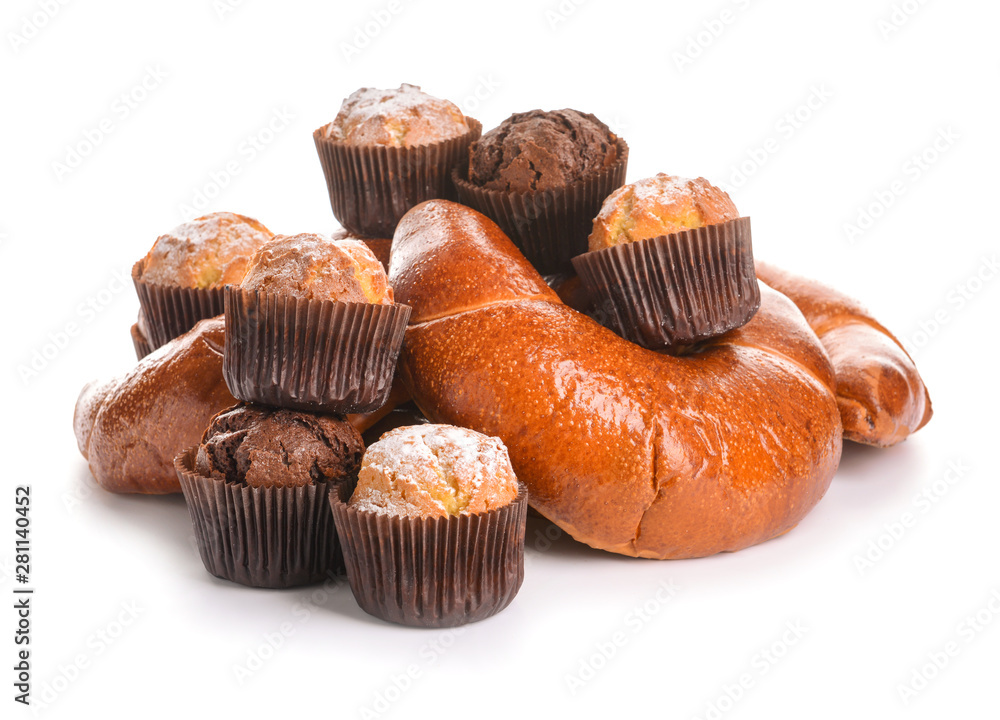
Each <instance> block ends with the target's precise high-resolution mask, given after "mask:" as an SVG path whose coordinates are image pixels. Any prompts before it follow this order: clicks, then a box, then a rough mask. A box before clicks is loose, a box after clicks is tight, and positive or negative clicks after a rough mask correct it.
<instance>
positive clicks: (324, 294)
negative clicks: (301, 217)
mask: <svg viewBox="0 0 1000 720" xmlns="http://www.w3.org/2000/svg"><path fill="white" fill-rule="evenodd" d="M241 286H242V288H243V289H244V290H249V291H258V292H266V293H277V294H283V295H290V296H293V297H297V298H301V299H305V300H334V301H339V302H352V303H373V304H379V305H388V304H391V303H392V302H393V295H392V288H391V287H390V286H389V281H388V279H387V278H386V274H385V269H384V268H383V267H382V263H380V262H379V260H378V258H376V257H375V255H374V253H372V251H371V250H370V249H369V248H368V246H367V245H365V244H364V242H362V241H361V240H355V239H353V238H346V239H341V240H333V239H331V238H329V237H325V236H323V235H317V234H314V233H304V234H301V235H278V236H276V237H275V238H274V239H273V240H271V241H270V242H268V243H267V244H265V245H263V246H261V247H260V248H259V249H258V250H257V252H256V253H254V255H253V257H252V258H251V260H250V266H249V268H248V269H247V272H246V275H245V276H244V278H243V282H242V283H241Z"/></svg>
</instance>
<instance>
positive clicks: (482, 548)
mask: <svg viewBox="0 0 1000 720" xmlns="http://www.w3.org/2000/svg"><path fill="white" fill-rule="evenodd" d="M353 486H354V483H353V482H343V483H339V484H338V485H337V486H335V487H334V488H333V490H332V491H331V492H330V506H331V507H332V508H333V518H334V521H335V523H336V526H337V534H338V536H339V537H340V541H341V543H342V545H343V551H344V563H345V565H346V568H347V579H348V582H350V585H351V590H352V591H353V592H354V597H355V598H356V599H357V601H358V604H359V605H360V606H361V608H362V609H363V610H364V611H365V612H367V613H368V614H369V615H374V616H375V617H377V618H381V619H382V620H387V621H389V622H394V623H399V624H402V625H413V626H418V627H454V626H456V625H464V624H466V623H471V622H477V621H479V620H484V619H486V618H488V617H490V616H492V615H495V614H497V613H498V612H500V611H501V610H503V609H504V608H505V607H507V606H508V605H509V604H510V602H511V601H512V600H513V599H514V596H515V595H517V591H518V590H519V589H520V587H521V582H522V581H523V580H524V531H525V518H526V511H527V507H528V491H527V488H526V487H525V486H524V485H523V484H521V483H519V484H518V493H517V498H516V499H515V500H513V501H512V502H511V503H509V504H508V505H505V506H504V507H502V508H498V509H496V510H491V511H489V512H486V513H482V514H478V515H460V516H458V517H454V516H450V517H445V518H441V517H435V518H411V517H400V516H393V515H388V514H384V513H377V512H370V511H365V510H358V509H357V508H355V507H351V506H349V505H348V504H347V501H348V500H349V499H350V496H351V493H352V492H353V490H354V487H353Z"/></svg>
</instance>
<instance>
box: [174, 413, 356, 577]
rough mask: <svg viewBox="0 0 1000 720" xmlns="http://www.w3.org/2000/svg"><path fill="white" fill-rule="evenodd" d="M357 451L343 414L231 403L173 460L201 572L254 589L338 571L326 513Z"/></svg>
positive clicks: (351, 474)
mask: <svg viewBox="0 0 1000 720" xmlns="http://www.w3.org/2000/svg"><path fill="white" fill-rule="evenodd" d="M363 450H364V445H363V444H362V441H361V437H360V435H358V432H357V430H355V429H354V427H353V426H351V425H350V424H349V423H348V422H347V421H346V420H345V419H344V418H343V417H340V416H337V415H314V414H309V413H301V412H294V411H291V410H285V409H276V408H267V407H257V406H250V405H236V406H235V407H231V408H229V409H227V410H223V411H222V412H220V413H219V414H217V415H216V416H215V417H213V418H212V419H211V420H210V421H209V426H208V428H207V429H206V430H205V433H204V435H203V436H202V441H201V444H200V445H195V446H194V447H192V448H189V449H188V450H185V451H183V452H181V453H180V454H179V455H178V456H177V457H176V458H175V459H174V468H175V469H176V471H177V478H178V480H180V484H181V489H182V490H183V491H184V499H185V501H186V502H187V506H188V512H189V513H190V515H191V523H192V526H193V528H194V533H195V538H196V539H197V541H198V550H199V553H200V554H201V559H202V562H203V563H204V565H205V569H206V570H208V571H209V572H210V573H211V574H212V575H216V576H217V577H221V578H225V579H226V580H232V581H233V582H237V583H241V584H243V585H250V586H252V587H267V588H283V587H294V586H296V585H308V584H311V583H316V582H321V581H323V580H325V579H327V578H328V577H329V576H330V574H331V573H337V572H339V571H340V570H341V569H342V568H343V561H344V560H343V553H342V552H341V549H340V542H339V540H338V539H337V532H336V527H335V526H334V523H333V518H332V517H331V515H330V505H329V497H330V493H331V492H333V488H334V487H335V486H336V484H337V483H338V482H344V481H352V482H353V480H354V478H355V477H356V474H357V470H358V464H359V462H360V459H361V454H362V452H363Z"/></svg>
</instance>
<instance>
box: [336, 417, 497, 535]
mask: <svg viewBox="0 0 1000 720" xmlns="http://www.w3.org/2000/svg"><path fill="white" fill-rule="evenodd" d="M516 497H517V478H516V477H515V476H514V469H513V468H512V467H511V465H510V456H509V455H508V454H507V448H506V446H504V444H503V442H501V441H500V439H499V438H495V437H490V436H488V435H483V434H482V433H478V432H475V431H473V430H466V429H465V428H460V427H455V426H452V425H428V424H425V425H410V426H407V427H401V428H397V429H395V430H390V431H389V432H387V433H386V434H385V435H383V436H382V437H381V438H380V439H379V440H378V442H376V443H373V444H372V445H371V446H370V447H369V448H368V450H367V451H366V452H365V456H364V458H363V459H362V461H361V470H360V471H359V472H358V486H357V488H356V489H355V491H354V494H353V495H352V496H351V500H350V503H349V504H350V505H351V506H352V507H356V508H358V509H359V510H363V511H367V512H380V513H386V514H389V515H403V516H407V517H447V516H449V515H468V514H477V513H483V512H489V511H490V510H495V509H497V508H501V507H503V506H505V505H507V504H509V503H510V502H512V501H513V500H514V499H515V498H516Z"/></svg>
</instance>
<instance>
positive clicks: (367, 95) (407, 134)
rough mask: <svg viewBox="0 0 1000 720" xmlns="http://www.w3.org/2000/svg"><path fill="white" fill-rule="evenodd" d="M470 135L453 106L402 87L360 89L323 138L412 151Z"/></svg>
mask: <svg viewBox="0 0 1000 720" xmlns="http://www.w3.org/2000/svg"><path fill="white" fill-rule="evenodd" d="M467 132H469V124H468V123H467V122H466V120H465V116H464V115H463V114H462V111H461V110H459V109H458V106H457V105H455V103H452V102H449V101H448V100H441V99H439V98H436V97H434V96H432V95H428V94H427V93H425V92H422V91H421V90H420V88H419V87H418V86H417V85H407V84H406V83H403V84H402V85H400V86H399V88H398V89H396V90H379V89H377V88H361V89H360V90H356V91H355V92H353V93H351V95H350V96H349V97H348V98H347V99H346V100H344V103H343V104H342V105H341V106H340V112H338V113H337V117H336V118H335V119H334V121H333V122H332V123H330V124H329V125H326V126H325V127H324V128H323V135H324V136H326V137H328V138H330V139H331V140H337V141H339V142H342V143H345V144H347V145H354V146H363V145H385V146H388V147H397V148H404V147H413V146H415V145H428V144H430V143H436V142H441V141H443V140H451V139H452V138H456V137H459V136H461V135H464V134H465V133H467Z"/></svg>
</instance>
